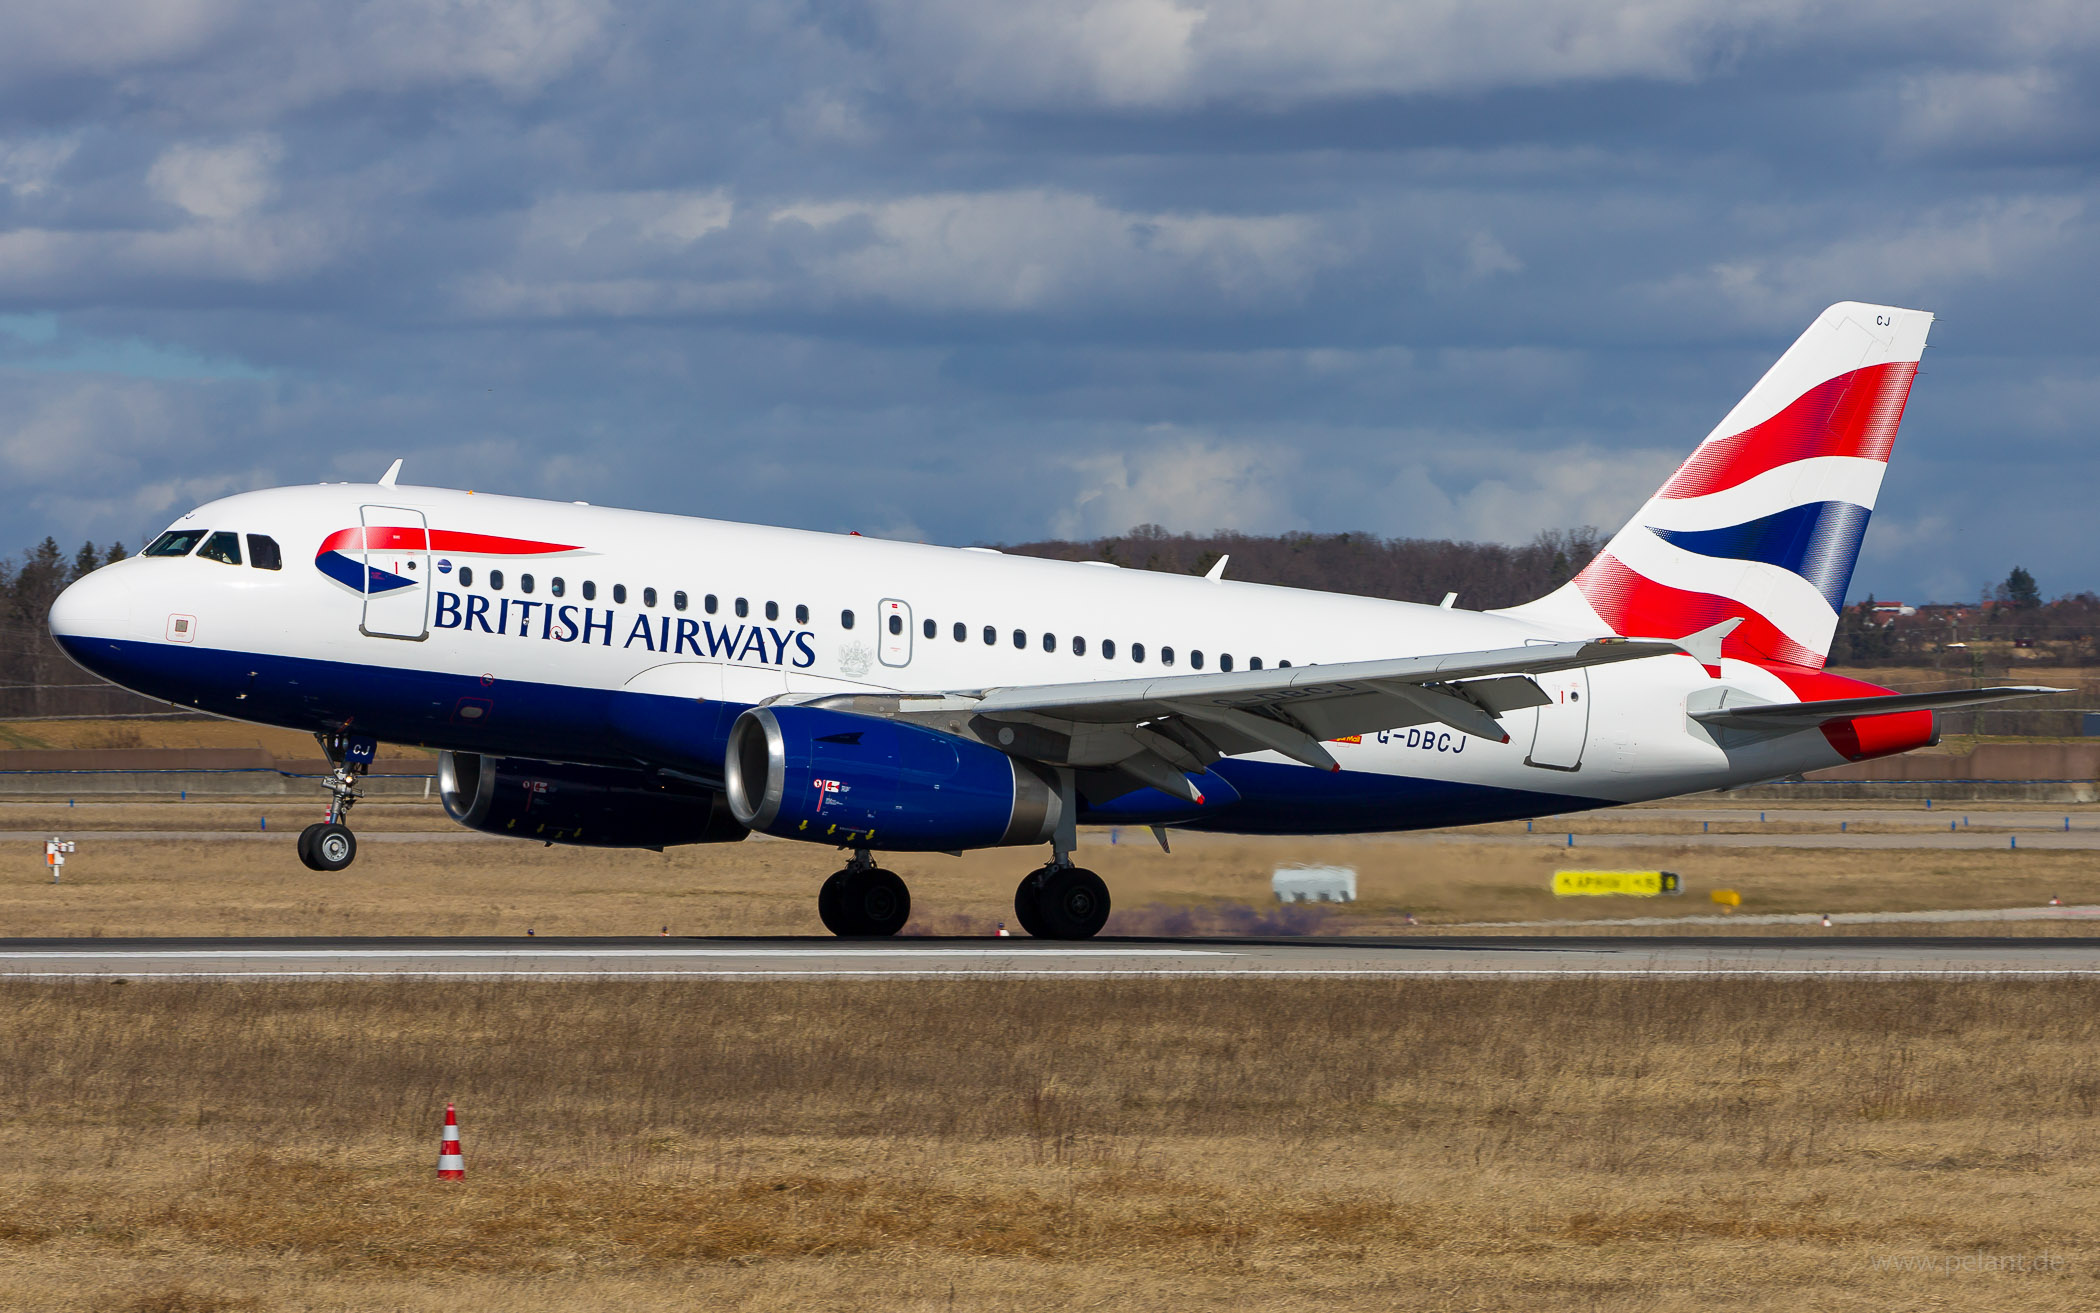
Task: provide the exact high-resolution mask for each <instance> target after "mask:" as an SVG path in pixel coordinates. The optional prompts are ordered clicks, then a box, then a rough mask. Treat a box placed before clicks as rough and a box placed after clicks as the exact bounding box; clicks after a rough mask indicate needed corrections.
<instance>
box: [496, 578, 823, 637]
mask: <svg viewBox="0 0 2100 1313" xmlns="http://www.w3.org/2000/svg"><path fill="white" fill-rule="evenodd" d="M503 585H504V577H503V571H501V570H490V571H489V572H488V588H489V591H490V592H492V593H500V592H502V591H503ZM459 586H460V587H462V588H472V587H473V586H474V567H473V566H471V565H462V566H461V567H459ZM538 587H539V581H538V580H536V579H534V578H533V577H532V576H531V575H529V574H520V575H519V576H518V591H519V592H521V593H529V592H532V591H533V590H535V589H536V588H538ZM547 591H548V592H549V593H551V594H553V595H554V596H556V597H566V596H568V592H569V582H568V580H566V579H563V578H562V577H561V576H560V575H555V576H554V577H552V578H550V579H549V580H547ZM577 592H578V593H580V594H581V595H582V596H583V600H584V601H586V602H595V601H597V600H598V585H597V583H596V582H595V581H593V580H590V579H586V580H584V581H583V582H582V583H580V584H578V585H577ZM612 600H613V602H614V604H615V605H618V606H625V605H627V585H626V584H614V585H613V586H612ZM656 601H657V597H656V590H655V589H654V588H644V589H643V590H642V605H643V606H646V607H650V608H652V609H653V608H654V607H655V606H656ZM690 605H691V599H690V598H688V597H687V596H686V594H685V590H684V589H679V590H678V591H676V592H674V593H672V594H671V609H672V610H673V611H683V610H686V609H687V608H688V607H689V606H690ZM734 606H735V609H736V614H737V617H738V618H739V619H743V618H746V617H749V616H750V614H751V600H750V599H749V598H746V597H739V598H737V599H736V600H735V603H734ZM700 609H701V610H703V611H705V612H706V613H707V614H709V615H715V614H717V613H719V612H720V611H721V609H722V599H721V598H719V597H716V596H715V595H714V594H713V593H709V594H707V595H706V596H704V597H702V598H701V599H700ZM765 616H766V619H768V620H778V619H780V603H778V602H767V603H766V604H765ZM795 623H796V624H798V625H806V624H808V623H809V608H808V607H806V606H800V605H798V606H796V608H795Z"/></svg>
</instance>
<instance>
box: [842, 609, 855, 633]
mask: <svg viewBox="0 0 2100 1313" xmlns="http://www.w3.org/2000/svg"><path fill="white" fill-rule="evenodd" d="M839 628H841V629H851V628H853V613H852V612H851V611H841V612H839Z"/></svg>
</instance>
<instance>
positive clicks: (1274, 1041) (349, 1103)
mask: <svg viewBox="0 0 2100 1313" xmlns="http://www.w3.org/2000/svg"><path fill="white" fill-rule="evenodd" d="M2096 1004H2100V987H2096V986H2095V985H2093V984H2091V983H2067V982H2054V983H2015V984H2005V983H2000V984H1982V983H1960V982H1930V981H1913V982H1875V983H1871V984H1859V983H1840V982H1802V981H1788V982H1769V981H1766V982H1760V981H1711V982H1691V983H1686V982H1671V983H1669V984H1663V983H1661V982H1648V981H1628V980H1623V979H1618V980H1613V979H1584V980H1569V981H1564V982H1559V983H1504V982H1477V981H1475V982H1464V981H1377V982H1371V981H1356V982H1337V981H1240V980H1230V981H1202V982H1193V981H1143V980H1117V981H1085V982H1078V981H1040V980H1038V981H1029V982H1011V983H1002V982H989V981H935V982H863V983H816V982H801V983H792V982H768V983H764V984H757V983H738V982H708V983H704V984H701V983H690V982H681V983H670V982H595V983H578V982H566V983H552V982H532V983H522V982H519V983H496V982H484V983H473V984H451V985H446V986H443V987H441V988H440V987H434V986H431V985H427V984H421V983H417V984H396V983H359V982H347V983H346V982H331V983H327V984H271V983H260V982H249V983H243V984H239V985H227V984H186V983H172V982H170V983H161V982H155V983H137V984H129V985H125V984H108V983H77V984H66V985H36V986H30V985H22V984H11V985H5V986H0V1036H4V1041H0V1042H4V1046H5V1048H4V1051H5V1053H6V1054H7V1055H8V1060H7V1061H6V1062H5V1063H4V1064H0V1107H4V1109H5V1114H6V1115H5V1121H4V1122H0V1145H4V1151H0V1306H5V1307H9V1308H40V1309H41V1308H49V1309H53V1310H76V1309H77V1310H142V1311H143V1310H164V1311H183V1313H187V1311H190V1310H207V1309H209V1310H221V1309H228V1310H230V1309H245V1308H266V1309H324V1308H325V1309H339V1310H366V1309H390V1308H414V1309H465V1308H498V1307H501V1308H522V1309H539V1308H549V1309H551V1308H563V1309H594V1308H623V1309H624V1308H651V1309H653V1308H665V1309H668V1308H688V1307H696V1306H709V1307H714V1306H720V1307H732V1308H748V1309H775V1308H789V1307H793V1308H797V1309H800V1308H861V1307H872V1308H898V1309H942V1308H948V1307H959V1308H969V1309H978V1308H989V1309H1039V1308H1053V1307H1055V1308H1062V1307H1067V1306H1078V1307H1115V1308H1147V1309H1151V1308H1160V1309H1196V1308H1212V1307H1220V1306H1234V1307H1260V1308H1278V1309H1352V1308H1362V1309H1408V1308H1451V1307H1462V1308H1478V1309H1501V1308H1534V1307H1556V1308H1558V1307H1577V1308H1609V1309H1621V1308H1630V1309H1677V1308H1715V1307H1720V1308H1735V1309H1780V1308H1785V1309H1794V1308H1800V1307H1813V1308H1819V1309H1855V1308H1856V1309H1869V1308H1871V1309H1885V1308H1892V1307H1916V1306H1920V1305H1925V1304H1933V1305H1937V1306H1946V1307H1961V1308H1970V1309H1987V1308H2021V1309H2032V1310H2054V1309H2071V1308H2085V1307H2090V1306H2092V1305H2093V1304H2094V1302H2095V1301H2096V1300H2100V1269H2096V1268H2095V1266H2094V1259H2093V1256H2092V1253H2093V1246H2094V1241H2095V1239H2096V1237H2095V1224H2094V1222H2093V1220H2092V1219H2093V1217H2094V1206H2095V1204H2096V1203H2100V1189H2096V1187H2100V1180H2096V1176H2095V1172H2094V1168H2093V1154H2094V1152H2095V1151H2096V1149H2100V1137H2096V1135H2095V1129H2096V1128H2095V1116H2096V1112H2100V1007H2096ZM448 1099H455V1100H457V1101H458V1102H459V1103H460V1105H461V1108H462V1116H463V1121H464V1123H465V1139H466V1149H467V1155H468V1166H469V1169H470V1174H469V1178H468V1181H467V1182H466V1183H465V1184H464V1185H463V1186H444V1185H440V1184H439V1183H437V1182H436V1181H434V1180H433V1179H432V1175H433V1166H434V1155H435V1152H436V1145H435V1143H434V1141H435V1137H436V1127H437V1124H438V1120H439V1113H440V1111H441V1110H442V1108H443V1105H444V1103H445V1101H446V1100H448ZM1978 1251H1981V1252H1982V1253H1983V1254H1985V1255H1989V1256H1992V1257H1995V1258H1996V1259H1997V1260H1999V1261H2001V1262H2003V1261H2005V1260H2009V1259H2015V1258H2018V1257H2019V1256H2027V1257H2028V1258H2029V1259H2030V1260H2037V1259H2039V1260H2046V1259H2047V1258H2049V1257H2050V1256H2056V1257H2059V1258H2061V1259H2062V1260H2063V1261H2064V1266H2063V1268H2062V1269H2060V1270H2055V1271H2048V1272H2042V1273H2033V1272H2029V1273H2008V1272H1968V1273H1957V1274H1953V1275H1948V1274H1931V1273H1906V1272H1899V1271H1888V1270H1884V1269H1883V1268H1882V1267H1878V1266H1877V1263H1884V1264H1885V1263H1886V1261H1887V1260H1903V1261H1909V1260H1931V1259H1933V1258H1936V1257H1945V1256H1947V1255H1950V1254H1952V1255H1957V1256H1959V1255H1964V1254H1967V1255H1972V1256H1973V1255H1974V1254H1976V1253H1977V1252H1978Z"/></svg>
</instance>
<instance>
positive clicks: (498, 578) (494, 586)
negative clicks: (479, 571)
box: [489, 570, 503, 593]
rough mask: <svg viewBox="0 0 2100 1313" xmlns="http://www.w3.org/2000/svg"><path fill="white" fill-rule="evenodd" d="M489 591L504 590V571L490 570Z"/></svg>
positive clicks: (498, 591)
mask: <svg viewBox="0 0 2100 1313" xmlns="http://www.w3.org/2000/svg"><path fill="white" fill-rule="evenodd" d="M489 591H490V592H496V593H500V592H502V591H503V571H501V570H491V571H489Z"/></svg>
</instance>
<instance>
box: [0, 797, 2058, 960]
mask: <svg viewBox="0 0 2100 1313" xmlns="http://www.w3.org/2000/svg"><path fill="white" fill-rule="evenodd" d="M2088 810H2090V809H2088ZM315 814H316V805H315V803H313V802H312V801H308V800H299V799H293V800H286V799H283V798H277V799H272V800H269V801H268V802H258V803H251V804H241V803H233V802H193V803H187V804H181V803H173V802H170V803H133V804H98V805H95V806H91V807H90V806H83V807H79V808H73V809H68V808H66V807H64V806H63V805H57V806H54V805H51V804H41V803H39V804H24V803H4V804H0V829H11V830H28V831H30V832H32V833H44V832H47V831H48V832H54V833H68V832H78V831H83V830H117V831H122V830H166V829H179V830H210V829H235V828H239V829H249V830H255V829H257V828H258V827H259V822H260V821H261V819H262V818H263V817H264V816H267V818H268V821H269V834H270V835H271V836H272V837H270V838H268V839H261V838H257V839H253V840H250V839H240V840H232V841H229V840H225V839H212V838H204V837H199V838H197V839H188V840H181V839H168V840H140V841H131V840H108V841H86V842H83V843H81V845H80V850H79V851H78V852H76V853H75V854H74V855H73V858H72V860H71V861H70V862H69V864H68V865H67V867H66V870H65V883H63V884H59V885H53V884H51V883H50V880H49V872H48V871H47V870H46V868H45V867H44V866H43V864H42V855H41V854H42V849H41V845H40V844H39V843H37V842H35V841H24V840H14V841H10V842H7V843H4V844H0V872H4V873H5V875H4V877H0V936H31V935H102V936H130V935H148V934H176V935H213V934H258V935H262V934H270V935H275V934H447V935H450V934H476V935H522V934H524V933H525V931H526V930H527V929H532V930H536V931H537V932H538V933H540V934H563V935H570V934H575V935H636V934H655V933H657V932H658V931H659V930H661V929H663V928H665V927H668V928H669V929H670V932H671V933H672V934H678V935H688V934H691V935H721V934H736V935H782V934H820V933H822V927H821V926H820V925H819V923H818V921H817V917H816V889H817V886H818V885H819V884H820V883H821V882H822V880H823V878H824V877H825V876H827V875H829V874H830V873H831V872H832V871H833V870H835V869H837V867H838V865H839V863H840V854H838V853H836V852H833V851H832V850H830V849H826V848H820V847H816V846H814V845H807V844H795V843H787V842H781V841H776V840H767V839H751V840H747V841H746V842H744V843H740V844H728V845H720V846H709V847H689V848H674V849H671V850H669V851H667V852H664V853H651V852H614V851H604V850H598V849H588V848H583V849H579V848H561V847H557V848H547V847H543V846H540V845H536V844H531V843H526V842H521V841H516V840H496V839H487V840H483V839H477V838H474V837H472V836H467V837H465V838H463V839H460V840H458V841H449V840H448V841H446V842H417V843H388V842H381V841H373V842H369V843H366V844H364V845H363V846H362V848H361V849H360V852H359V856H358V859H357V864H356V865H355V866H353V867H351V868H350V869H349V870H348V871H345V872H342V873H340V874H335V875H321V874H317V873H315V872H312V871H309V870H307V869H306V868H305V867H303V866H301V865H300V864H299V861H298V858H297V856H296V855H295V853H294V851H293V839H294V837H295V836H296V834H297V832H298V828H299V827H300V826H301V825H304V824H305V823H306V822H308V821H309V820H312V819H314V816H315ZM1637 815H1638V813H1622V814H1617V815H1612V816H1607V817H1601V818H1583V819H1582V820H1581V821H1579V822H1575V823H1576V824H1580V825H1585V826H1593V827H1597V828H1598V829H1600V830H1608V827H1612V826H1616V825H1619V824H1622V823H1630V824H1635V825H1640V824H1642V822H1639V821H1638V820H1631V821H1629V820H1628V819H1627V818H1628V817H1629V816H1637ZM1752 815H1754V813H1752ZM356 820H357V824H358V826H359V828H360V829H362V830H364V831H366V832H367V833H368V834H377V833H381V832H386V831H401V830H428V831H439V832H442V833H444V834H446V835H448V836H456V835H463V834H464V832H462V831H459V830H458V828H457V827H456V826H454V825H453V824H452V823H451V822H450V821H449V820H447V819H446V818H445V817H444V814H443V812H442V811H441V810H440V809H439V808H438V807H437V806H436V805H435V804H424V803H419V802H382V801H374V802H368V803H366V804H364V805H363V806H361V807H360V808H359V809H358V810H357V812H356ZM1677 824H1679V825H1680V826H1683V827H1684V828H1689V829H1693V830H1696V828H1697V826H1696V824H1688V825H1687V824H1686V823H1681V822H1679V823H1677ZM1646 825H1647V827H1648V828H1650V829H1654V828H1660V826H1659V823H1658V822H1656V821H1653V820H1651V821H1649V822H1647V823H1646ZM1515 828H1519V829H1520V828H1521V827H1520V826H1519V827H1515ZM1826 828H1835V827H1834V826H1831V827H1826ZM1087 837H1088V838H1089V840H1090V842H1089V843H1088V845H1087V846H1086V847H1084V848H1083V849H1082V850H1081V855H1082V860H1083V861H1085V862H1086V863H1087V864H1088V865H1090V866H1091V867H1093V868H1094V869H1096V870H1098V871H1099V872H1100V873H1101V874H1102V876H1103V878H1104V879H1106V880H1107V881H1108V883H1109V887H1110V889H1111V891H1112V894H1113V896H1114V899H1115V903H1116V907H1117V909H1118V911H1117V912H1116V914H1115V918H1114V919H1113V920H1111V922H1110V923H1109V932H1110V933H1116V934H1191V933H1249V932H1270V933H1277V932H1285V933H1287V932H1314V931H1318V932H1325V933H1387V932H1400V931H1409V932H1411V933H1422V932H1424V931H1429V932H1433V931H1434V928H1435V927H1436V926H1437V925H1439V924H1449V923H1457V922H1474V921H1509V920H1540V919H1562V920H1566V921H1567V922H1569V924H1570V927H1571V928H1579V926H1580V923H1581V921H1582V920H1584V919H1586V918H1592V917H1623V916H1629V915H1634V916H1645V915H1672V914H1684V913H1700V914H1709V913H1713V912H1715V911H1716V910H1717V909H1716V908H1715V907H1714V906H1713V905H1712V904H1711V902H1710V901H1709V900H1708V894H1709V893H1710V892H1711V891H1712V890H1714V889H1723V888H1726V889H1735V890H1738V891H1740V892H1741V893H1742V894H1743V897H1744V905H1743V910H1744V911H1745V912H1819V911H1828V912H1846V911H1910V910H1933V909H1942V908H1979V907H2007V906H2035V905H2039V904H2043V903H2046V902H2048V900H2049V898H2050V897H2051V896H2052V895H2055V896H2058V897H2061V898H2062V899H2064V901H2066V902H2070V903H2100V860H2096V855H2095V854H2093V853H2085V852H2045V851H2038V850H2032V849H2022V850H2019V851H2005V850H1983V851H1952V850H1950V851H1940V852H1935V851H1914V852H1888V853H1879V852H1844V851H1834V852H1832V851H1809V850H1799V849H1793V850H1789V849H1771V850H1757V849H1750V850H1739V849H1738V850H1709V849H1693V848H1686V847H1682V846H1676V847H1672V846H1667V845H1666V846H1662V847H1649V848H1624V847H1615V846H1613V845H1612V842H1611V837H1610V834H1609V833H1608V832H1604V833H1599V834H1597V835H1596V837H1594V838H1589V837H1585V839H1584V840H1583V843H1582V846H1580V847H1578V848H1576V849H1574V850H1572V851H1570V850H1567V849H1564V848H1561V847H1557V846H1555V845H1553V844H1552V843H1551V842H1542V843H1540V844H1539V845H1537V846H1532V847H1481V846H1473V845H1465V844H1458V843H1435V842H1430V843H1424V842H1420V841H1417V840H1403V839H1394V838H1391V837H1385V836H1364V837H1357V838H1343V839H1321V840H1303V839H1263V838H1234V837H1228V836H1206V835H1177V836H1175V837H1174V852H1173V853H1172V854H1171V855H1170V854H1166V853H1162V852H1160V851H1159V849H1158V848H1157V847H1156V846H1154V845H1153V843H1152V841H1151V839H1150V838H1149V836H1147V835H1145V834H1144V833H1143V832H1142V831H1138V832H1131V831H1125V832H1123V834H1122V836H1121V838H1122V842H1120V843H1118V844H1115V845H1113V846H1110V845H1108V844H1106V843H1104V842H1101V841H1102V840H1104V839H1105V838H1106V837H1107V836H1106V835H1105V834H1090V835H1089V836H1087ZM1042 857H1043V854H1042V853H1041V852H1040V851H1038V850H1036V849H994V850H990V851H982V852H974V853H969V854H967V855H965V856H963V857H948V856H943V855H939V854H930V855H898V856H895V857H893V858H889V859H886V861H887V862H888V864H889V865H891V866H893V867H894V868H895V869H896V870H897V871H898V872H899V874H901V875H903V876H904V877H905V879H906V880H907V881H909V882H910V885H911V888H912V894H913V909H914V910H913V916H912V921H911V924H910V925H909V926H908V927H907V930H908V932H909V933H916V934H986V933H989V932H990V931H991V930H992V929H993V927H994V926H995V925H996V924H997V923H998V922H1000V921H1002V920H1004V921H1008V922H1011V920H1012V906H1013V904H1012V898H1013V887H1014V884H1015V883H1016V882H1017V881H1018V880H1019V879H1020V876H1021V874H1022V873H1023V872H1024V871H1025V870H1026V869H1028V868H1029V867H1031V866H1033V865H1035V864H1037V863H1039V862H1040V861H1041V860H1042ZM1294 862H1311V863H1338V864H1342V865H1347V866H1353V867H1355V868H1357V870H1358V891H1359V895H1360V901H1358V902H1356V903H1354V904H1350V905H1348V906H1346V907H1331V906H1322V907H1318V908H1306V907H1295V908H1291V909H1282V908H1279V907H1278V906H1277V904H1276V902H1275V900H1274V898H1273V896H1272V895H1271V893H1270V889H1269V880H1270V877H1271V875H1272V874H1273V873H1274V871H1275V869H1276V867H1277V866H1279V865H1283V864H1287V863H1294ZM1566 866H1582V867H1598V866H1601V867H1615V866H1633V867H1656V866H1661V867H1665V868H1667V869H1671V870H1676V871H1679V872H1680V873H1682V874H1683V875H1684V877H1685V878H1686V881H1687V883H1688V887H1689V893H1687V894H1686V895H1685V896H1683V897H1678V898H1661V899H1632V898H1582V899H1556V898H1554V897H1553V896H1552V895H1551V894H1550V893H1549V892H1548V886H1549V884H1550V882H1551V879H1552V874H1553V872H1554V871H1555V870H1556V869H1559V868H1561V867H1566ZM1408 913H1412V914H1413V915H1414V916H1415V917H1416V919H1417V921H1418V922H1420V923H1421V924H1420V926H1419V927H1417V928H1414V929H1412V930H1410V928H1409V927H1407V926H1406V925H1405V917H1406V915H1407V914H1408ZM2061 928H2063V927H2059V929H2061ZM2070 928H2073V929H2090V927H2089V926H2085V925H2084V924H2083V923H2080V924H2079V925H2078V926H2074V927H2070ZM1903 929H1905V931H1906V932H1907V933H1916V932H1917V931H1918V928H1917V927H1916V926H1910V927H1903ZM2006 929H2011V930H2014V931H2017V932H2019V933H2035V932H2036V929H2037V928H2036V927H2035V926H2034V925H2033V924H2031V923H2028V924H2018V925H2013V926H2009V927H1998V928H1996V929H1995V930H1994V931H1993V932H1998V933H2002V932H2004V930H2006ZM1702 932H1703V931H1702ZM1758 932H1759V933H1770V930H1769V929H1768V928H1760V929H1759V931H1758ZM2044 932H2047V931H2044Z"/></svg>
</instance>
